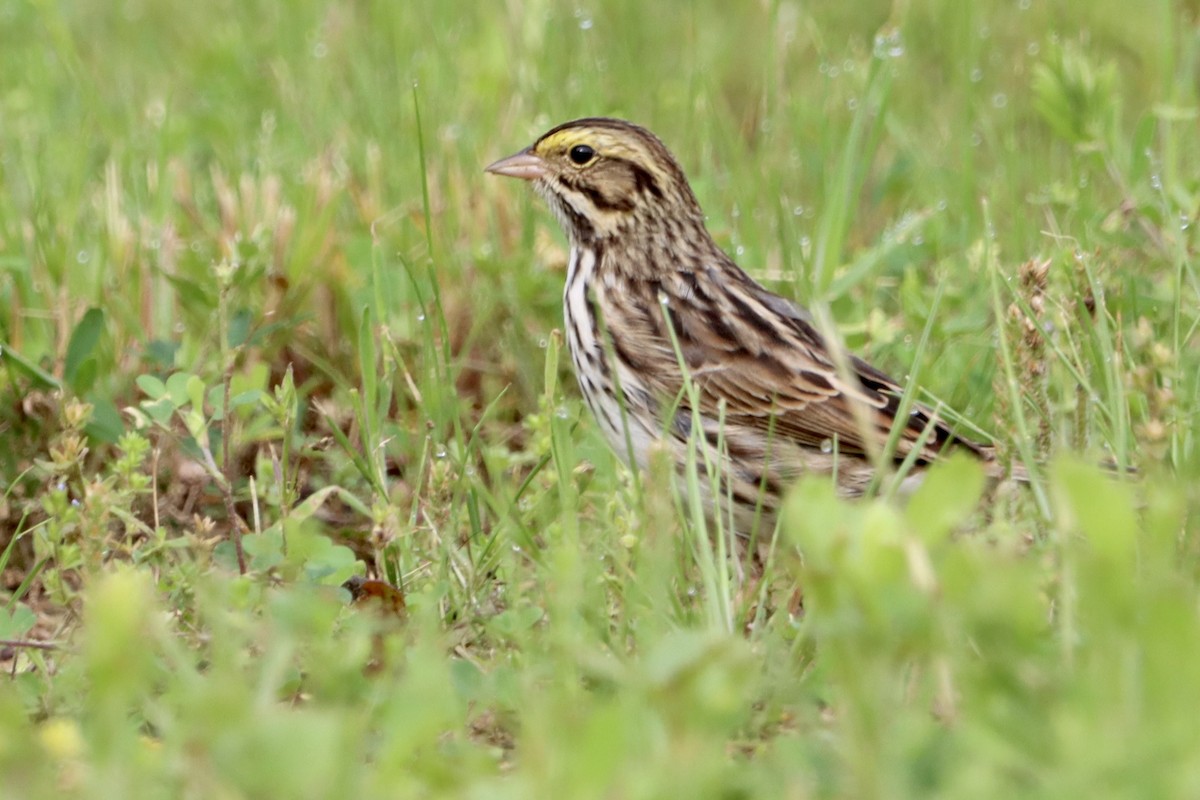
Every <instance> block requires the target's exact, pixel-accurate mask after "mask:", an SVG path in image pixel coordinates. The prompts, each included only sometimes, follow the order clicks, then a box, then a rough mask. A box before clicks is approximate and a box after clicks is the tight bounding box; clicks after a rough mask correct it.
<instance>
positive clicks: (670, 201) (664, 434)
mask: <svg viewBox="0 0 1200 800" xmlns="http://www.w3.org/2000/svg"><path fill="white" fill-rule="evenodd" d="M487 171H488V172H492V173H495V174H497V175H507V176H509V177H513V178H520V179H522V180H526V181H529V182H530V183H532V184H533V188H534V190H535V191H536V192H537V193H538V194H539V195H541V196H542V197H543V198H544V199H545V200H546V202H547V203H548V204H549V205H550V208H551V210H553V212H554V214H555V216H556V217H557V218H558V221H559V223H560V224H561V225H562V227H563V229H564V230H565V231H566V234H567V236H568V237H569V238H570V242H571V256H570V263H569V266H568V271H567V285H566V290H565V292H564V294H563V310H564V313H565V317H566V330H567V341H568V343H569V346H570V351H571V360H572V362H573V363H574V366H575V374H576V377H577V378H578V379H579V387H580V389H581V390H582V391H583V396H584V398H585V399H586V400H587V404H588V406H589V407H590V408H591V410H592V413H593V414H594V415H595V417H596V420H597V422H598V423H599V424H600V427H601V428H602V429H603V430H604V433H605V434H606V435H607V437H608V440H609V442H610V443H611V444H612V446H613V448H614V449H615V450H616V451H617V452H618V453H619V454H620V455H621V456H622V457H623V458H625V460H626V461H627V462H629V463H631V464H634V465H637V466H638V467H641V468H644V467H645V466H646V463H647V461H648V458H649V453H650V451H651V448H652V447H653V446H654V445H655V444H656V443H660V446H661V445H666V446H668V447H669V448H670V449H671V452H672V455H673V456H674V460H675V463H676V466H677V469H678V470H679V471H681V472H682V471H683V470H684V469H685V468H686V464H687V458H688V440H689V438H690V437H693V436H695V437H696V442H697V443H698V445H699V447H700V448H702V449H703V451H704V452H703V457H704V458H707V459H709V462H708V463H715V464H717V465H719V466H720V470H719V471H718V473H717V474H718V475H719V476H720V477H719V481H718V483H719V485H718V486H715V487H714V486H709V485H705V486H704V487H703V489H704V491H705V492H706V493H708V494H709V495H710V496H709V497H708V498H706V501H707V502H711V501H712V499H713V498H712V495H716V496H718V497H720V498H721V500H722V501H723V502H722V504H721V505H720V506H710V509H712V512H713V513H715V512H716V510H717V509H726V510H731V511H732V512H733V515H734V520H733V521H734V525H735V527H736V528H737V529H738V531H739V533H741V534H743V535H749V534H750V533H751V527H752V526H753V525H754V523H755V521H756V520H757V521H758V524H759V527H760V528H761V529H764V530H768V531H769V530H770V528H762V526H764V525H771V524H772V521H773V519H774V516H775V512H776V510H777V509H778V506H779V502H780V499H781V497H782V495H783V493H784V491H785V490H786V489H787V487H788V485H789V484H790V483H791V482H792V481H793V480H794V479H796V478H797V477H798V476H800V475H802V474H806V473H824V474H832V475H833V478H834V480H835V481H836V483H837V486H838V488H839V490H840V491H841V493H842V494H844V495H856V494H861V493H862V492H863V491H864V490H865V489H866V487H867V486H868V485H869V484H870V482H871V479H872V477H873V475H874V474H875V472H876V469H877V464H878V460H877V459H878V457H879V454H880V453H882V452H883V451H884V449H885V448H884V445H885V442H886V441H887V439H888V436H889V434H890V433H891V432H892V430H893V428H897V429H898V437H897V441H896V445H895V447H894V449H893V450H892V451H891V454H890V456H889V458H890V459H892V460H893V461H894V462H895V464H896V465H898V464H899V463H900V462H902V461H904V460H905V459H906V458H907V459H909V462H910V465H911V467H912V472H910V473H909V475H910V477H909V478H907V479H906V480H913V479H914V478H916V477H918V476H919V475H920V473H921V471H922V470H923V469H924V468H925V467H926V466H927V465H928V464H929V463H930V462H931V461H933V460H934V459H935V458H937V456H938V455H939V453H941V452H942V451H943V450H945V449H946V448H947V447H948V446H955V447H958V448H960V449H963V450H966V451H967V452H970V453H973V454H974V455H975V456H977V457H978V458H980V459H981V460H983V461H985V462H987V465H988V468H989V471H992V472H995V473H998V472H999V470H998V469H997V465H996V463H995V459H994V456H993V454H992V451H991V449H990V448H988V447H986V446H984V445H981V444H979V443H977V442H973V441H971V440H969V439H967V438H965V437H963V436H961V435H959V434H958V433H956V432H955V431H953V430H952V429H951V428H950V426H949V425H948V424H947V423H946V422H944V421H943V420H942V419H940V418H939V416H938V414H937V413H936V412H935V411H934V410H933V409H930V408H928V407H925V406H922V405H919V404H915V403H914V404H910V405H909V408H908V409H907V411H906V412H904V418H903V419H898V418H897V417H898V414H900V413H901V412H902V406H904V403H903V402H902V389H901V387H900V386H899V385H898V384H897V383H896V382H895V381H893V380H892V379H891V378H889V377H888V376H887V375H885V374H884V373H882V372H880V371H879V370H878V369H876V368H874V367H872V366H871V365H870V364H867V363H866V362H864V361H862V360H860V359H858V358H854V357H853V356H849V355H843V354H840V351H837V350H835V349H834V347H833V346H831V344H830V342H828V341H827V340H826V338H825V337H824V336H822V335H821V333H820V332H819V331H818V330H817V327H816V326H815V324H814V322H813V320H812V318H811V317H810V315H809V314H808V312H807V311H805V310H804V309H801V308H799V307H797V306H795V305H793V304H792V303H791V302H789V301H787V300H785V299H783V298H782V297H779V296H777V295H774V294H772V293H771V292H769V291H767V290H766V289H764V288H763V287H762V286H760V285H759V284H758V283H756V282H755V281H754V280H753V279H752V278H750V276H749V275H747V274H746V273H745V272H743V271H742V270H741V269H740V268H739V267H738V266H737V265H736V264H735V263H734V262H733V260H732V259H730V258H729V256H728V255H726V254H725V253H724V252H723V251H722V250H721V249H720V248H719V247H718V246H717V244H716V243H715V242H714V241H713V239H712V236H710V235H709V233H708V230H707V229H706V228H705V225H704V213H703V212H702V211H701V210H700V204H699V203H698V202H697V201H696V196H695V195H694V194H693V193H692V189H691V187H690V186H689V185H688V181H687V178H686V177H685V176H684V174H683V171H682V170H681V169H680V167H679V164H678V163H677V162H676V161H675V158H674V157H673V156H672V155H671V153H670V152H669V151H668V150H667V148H666V147H665V146H664V145H663V143H662V142H661V141H659V139H658V137H656V136H655V135H654V134H652V133H650V132H649V131H648V130H646V129H645V128H641V127H638V126H637V125H633V124H631V123H629V122H624V121H622V120H617V119H605V118H589V119H579V120H575V121H574V122H568V123H566V124H563V125H559V126H558V127H557V128H554V129H553V130H551V131H549V132H548V133H546V134H545V135H543V136H542V137H541V138H540V139H538V140H537V141H536V142H534V143H533V144H532V145H530V146H529V147H527V148H525V149H524V150H522V151H520V152H519V153H516V154H515V155H512V156H509V157H508V158H505V159H502V160H500V161H497V162H496V163H494V164H492V165H491V166H489V167H488V168H487ZM689 380H690V382H691V386H690V387H689ZM700 463H701V464H703V463H705V462H703V461H701V462H700ZM698 471H699V473H700V474H701V476H704V475H705V472H706V471H705V469H704V468H703V467H701V468H700V469H699V470H698Z"/></svg>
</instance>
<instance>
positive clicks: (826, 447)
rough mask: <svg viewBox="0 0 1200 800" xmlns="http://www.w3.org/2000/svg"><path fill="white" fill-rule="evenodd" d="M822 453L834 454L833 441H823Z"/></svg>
mask: <svg viewBox="0 0 1200 800" xmlns="http://www.w3.org/2000/svg"><path fill="white" fill-rule="evenodd" d="M821 452H822V453H832V452H833V439H822V440H821Z"/></svg>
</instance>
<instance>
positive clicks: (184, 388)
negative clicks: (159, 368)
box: [167, 372, 195, 408]
mask: <svg viewBox="0 0 1200 800" xmlns="http://www.w3.org/2000/svg"><path fill="white" fill-rule="evenodd" d="M194 377H195V376H194V375H192V374H191V373H190V372H176V373H174V374H172V375H170V376H169V377H168V378H167V393H168V394H169V395H171V402H173V403H174V404H175V407H176V408H183V407H184V406H185V405H187V404H188V382H189V381H190V380H191V379H192V378H194Z"/></svg>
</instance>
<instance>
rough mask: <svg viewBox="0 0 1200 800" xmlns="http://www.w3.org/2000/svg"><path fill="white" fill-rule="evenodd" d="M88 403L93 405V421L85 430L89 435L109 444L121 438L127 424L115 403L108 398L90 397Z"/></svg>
mask: <svg viewBox="0 0 1200 800" xmlns="http://www.w3.org/2000/svg"><path fill="white" fill-rule="evenodd" d="M88 402H90V403H91V404H92V420H91V422H89V423H88V424H87V427H86V428H84V431H85V432H86V433H87V435H88V436H91V437H92V438H93V439H97V440H99V441H101V442H108V443H109V444H112V443H113V442H115V441H117V439H119V438H121V434H123V433H125V422H124V420H122V419H121V412H119V411H117V407H116V405H114V404H113V401H112V400H111V399H110V398H107V397H89V398H88Z"/></svg>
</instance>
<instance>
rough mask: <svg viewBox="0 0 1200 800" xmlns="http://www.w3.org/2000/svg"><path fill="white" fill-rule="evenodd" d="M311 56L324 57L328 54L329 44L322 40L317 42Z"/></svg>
mask: <svg viewBox="0 0 1200 800" xmlns="http://www.w3.org/2000/svg"><path fill="white" fill-rule="evenodd" d="M312 54H313V58H324V57H325V56H327V55H329V45H327V44H325V43H324V42H317V43H316V44H314V45H313V49H312Z"/></svg>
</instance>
